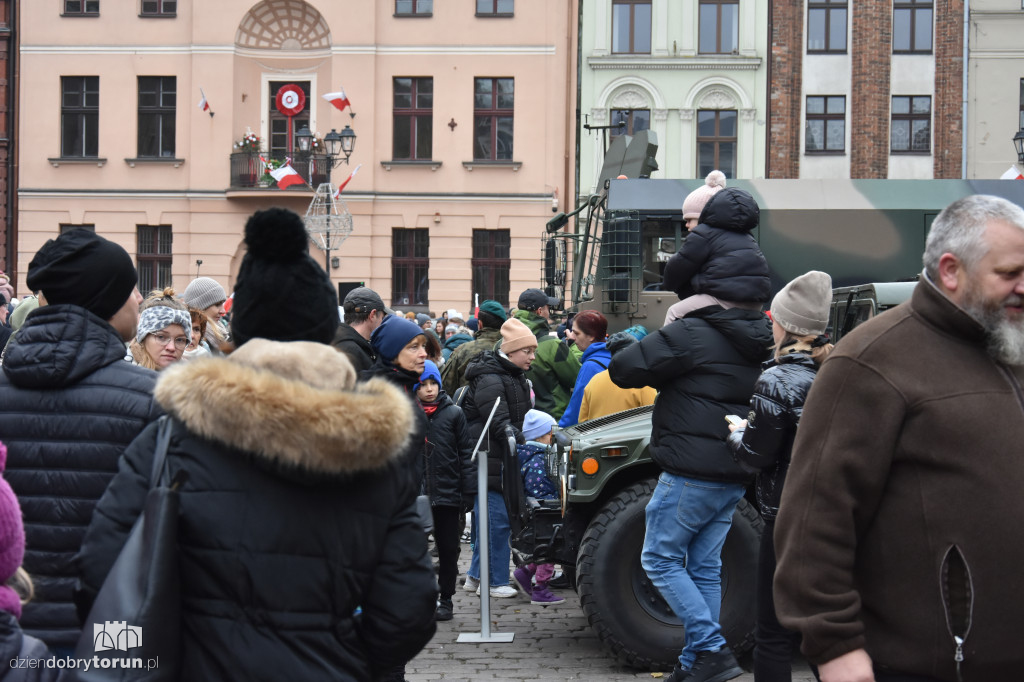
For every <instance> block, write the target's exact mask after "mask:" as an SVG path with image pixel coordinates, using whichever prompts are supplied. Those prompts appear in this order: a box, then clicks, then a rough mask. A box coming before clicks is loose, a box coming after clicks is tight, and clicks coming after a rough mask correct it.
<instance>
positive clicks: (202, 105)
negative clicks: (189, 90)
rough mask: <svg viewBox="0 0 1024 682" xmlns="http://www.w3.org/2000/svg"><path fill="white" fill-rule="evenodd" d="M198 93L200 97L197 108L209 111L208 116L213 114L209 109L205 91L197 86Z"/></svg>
mask: <svg viewBox="0 0 1024 682" xmlns="http://www.w3.org/2000/svg"><path fill="white" fill-rule="evenodd" d="M199 95H200V97H199V108H200V109H201V110H202V111H209V112H210V116H213V112H212V111H210V103H209V102H208V101H207V99H206V93H205V92H203V89H202V88H199Z"/></svg>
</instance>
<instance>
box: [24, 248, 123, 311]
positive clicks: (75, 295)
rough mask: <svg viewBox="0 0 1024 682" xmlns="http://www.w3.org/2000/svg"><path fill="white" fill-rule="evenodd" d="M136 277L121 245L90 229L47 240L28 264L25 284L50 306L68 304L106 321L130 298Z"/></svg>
mask: <svg viewBox="0 0 1024 682" xmlns="http://www.w3.org/2000/svg"><path fill="white" fill-rule="evenodd" d="M138 281H139V275H138V273H137V272H136V271H135V264H134V263H132V257H131V256H129V255H128V252H127V251H125V250H124V249H123V248H122V247H121V246H119V245H117V244H115V243H114V242H112V241H109V240H107V239H104V238H103V237H101V236H99V235H98V234H96V233H95V232H92V231H91V230H84V229H75V230H68V231H67V232H65V233H64V234H62V235H60V236H59V237H57V238H56V239H51V240H49V241H48V242H46V243H45V244H43V247H42V248H41V249H39V251H37V252H36V255H35V256H34V257H33V258H32V262H31V263H29V264H28V278H27V279H26V283H27V284H28V288H29V289H31V290H32V291H42V292H43V296H45V297H46V302H47V303H50V304H52V305H58V304H61V303H70V304H72V305H77V306H80V307H82V308H85V309H86V310H88V311H89V312H91V313H93V314H94V315H96V316H97V317H99V318H101V319H104V320H109V319H110V318H111V317H113V316H114V313H116V312H117V311H118V310H120V309H121V307H122V306H124V304H125V301H127V300H128V298H129V297H130V296H131V295H132V291H134V290H135V285H136V283H137V282H138Z"/></svg>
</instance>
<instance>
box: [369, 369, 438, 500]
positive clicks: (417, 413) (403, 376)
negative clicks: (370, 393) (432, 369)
mask: <svg viewBox="0 0 1024 682" xmlns="http://www.w3.org/2000/svg"><path fill="white" fill-rule="evenodd" d="M375 377H379V378H381V379H383V380H385V381H387V382H388V383H389V384H393V385H394V386H397V387H398V388H399V389H400V390H401V391H402V394H403V395H405V397H406V399H407V400H408V401H409V404H410V405H411V406H412V407H413V419H414V420H415V424H413V430H412V438H410V439H409V443H408V444H407V445H406V448H405V452H404V453H403V454H402V457H401V461H403V462H405V469H406V470H408V472H409V475H410V477H411V480H412V481H413V483H414V484H415V486H416V488H417V490H420V491H421V492H422V488H423V475H424V472H425V470H426V460H425V457H426V442H427V416H426V415H425V414H423V410H421V409H420V406H419V401H417V400H416V390H415V387H416V384H418V383H419V381H420V377H419V375H418V374H416V373H415V372H410V371H408V370H405V369H402V368H401V367H396V366H395V365H392V364H391V363H390V362H386V361H385V360H384V359H383V358H381V357H379V356H378V357H377V359H376V360H374V363H373V367H371V368H370V369H368V370H365V371H362V372H360V373H359V378H360V379H361V380H362V381H369V380H370V379H373V378H375Z"/></svg>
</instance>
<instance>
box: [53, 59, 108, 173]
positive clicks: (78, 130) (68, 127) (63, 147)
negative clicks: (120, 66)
mask: <svg viewBox="0 0 1024 682" xmlns="http://www.w3.org/2000/svg"><path fill="white" fill-rule="evenodd" d="M60 89H61V104H60V155H61V156H63V157H96V156H99V122H100V77H99V76H62V77H61V79H60Z"/></svg>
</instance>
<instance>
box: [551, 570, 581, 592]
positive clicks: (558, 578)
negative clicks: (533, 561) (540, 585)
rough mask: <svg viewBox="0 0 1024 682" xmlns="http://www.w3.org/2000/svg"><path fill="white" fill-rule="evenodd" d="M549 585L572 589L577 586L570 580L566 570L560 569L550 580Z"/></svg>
mask: <svg viewBox="0 0 1024 682" xmlns="http://www.w3.org/2000/svg"><path fill="white" fill-rule="evenodd" d="M548 587H553V588H554V589H556V590H571V589H573V588H574V587H576V586H575V585H573V584H572V583H571V582H569V576H568V575H566V574H565V571H560V572H559V573H558V574H556V575H555V577H554V578H552V579H551V580H549V581H548Z"/></svg>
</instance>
